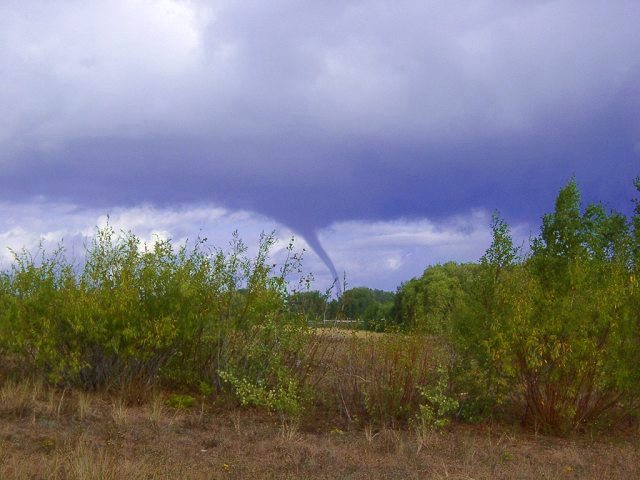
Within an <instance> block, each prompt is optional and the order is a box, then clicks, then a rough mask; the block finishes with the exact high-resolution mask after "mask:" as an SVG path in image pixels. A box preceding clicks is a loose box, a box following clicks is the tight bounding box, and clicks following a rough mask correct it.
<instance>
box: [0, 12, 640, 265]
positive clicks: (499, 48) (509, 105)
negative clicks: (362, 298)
mask: <svg viewBox="0 0 640 480" xmlns="http://www.w3.org/2000/svg"><path fill="white" fill-rule="evenodd" d="M639 15H640V4H638V2H636V1H633V0H621V1H619V2H614V3H612V2H604V1H600V0H593V1H590V2H583V1H578V0H566V1H565V0H562V1H561V0H545V1H542V0H541V1H534V0H530V1H524V2H518V3H514V2H511V1H506V0H488V1H478V0H459V1H453V2H437V1H418V0H398V1H395V2H392V3H389V2H383V1H379V0H344V1H339V2H338V1H325V2H321V3H316V4H314V5H309V4H302V3H300V2H294V1H292V0H274V1H269V2H263V1H258V0H255V1H250V2H231V1H228V0H219V1H214V2H209V1H207V2H205V1H198V0H193V1H187V0H135V1H125V0H107V1H104V2H78V1H75V0H60V1H56V2H42V1H38V0H32V1H16V0H11V1H7V2H3V3H2V5H1V6H0V104H2V105H3V107H4V108H3V115H2V117H1V118H0V201H6V202H22V203H28V202H31V201H32V200H33V199H34V198H43V199H44V201H45V202H53V203H54V204H65V203H69V204H72V205H79V206H81V207H82V208H85V209H97V210H100V209H102V210H104V209H112V208H116V207H122V208H129V207H132V206H136V205H141V204H149V205H153V206H154V207H157V208H169V207H172V206H175V205H192V206H195V205H200V204H211V203H213V204H216V205H222V206H224V208H227V209H230V210H232V211H237V210H243V211H251V212H255V213H257V214H259V215H263V216H265V217H269V218H274V219H276V221H277V222H278V223H280V224H284V225H287V227H288V228H291V229H292V230H293V231H295V232H298V233H302V234H303V235H306V236H307V238H308V239H310V242H311V243H313V242H312V235H313V234H314V233H313V232H318V231H321V230H322V229H324V228H327V227H329V226H331V225H334V224H336V223H340V222H348V221H351V220H363V221H366V222H369V223H370V222H375V221H385V222H386V221H393V220H394V219H397V218H407V219H409V220H410V221H413V220H414V219H420V218H425V217H426V218H430V219H431V220H432V221H436V222H440V221H443V220H444V219H447V218H450V217H452V216H455V215H457V214H464V213H465V212H469V211H471V210H473V209H482V210H486V211H491V210H493V209H495V208H497V209H499V210H500V211H502V212H504V213H505V215H506V216H507V217H508V218H510V219H511V220H513V221H515V222H535V221H537V219H539V217H540V215H541V214H542V213H543V212H544V211H548V210H549V209H550V208H551V206H552V202H553V196H554V195H555V193H556V192H557V190H558V189H559V188H560V187H561V186H562V185H563V184H564V183H565V182H566V181H567V180H568V178H570V177H571V176H572V175H575V176H576V177H577V180H578V182H579V184H580V185H581V187H582V188H583V190H584V192H585V197H586V198H587V199H588V200H602V201H604V202H605V203H607V204H609V205H611V206H613V207H616V208H620V209H625V208H626V209H628V208H629V202H628V198H630V196H631V195H632V190H633V189H632V185H631V179H632V178H633V177H634V176H635V175H637V174H638V173H639V172H638V165H639V160H640V158H639V154H638V149H637V144H638V138H640V87H639V85H640V29H638V28H637V25H636V23H637V22H636V19H637V18H638V16H639ZM605 180H606V181H605ZM158 228H160V227H158ZM327 250H331V249H330V248H329V247H327ZM390 262H391V264H394V265H396V264H397V261H396V260H393V261H392V260H390ZM337 268H338V269H341V267H340V266H338V267H337Z"/></svg>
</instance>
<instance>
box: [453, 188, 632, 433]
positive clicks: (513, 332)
mask: <svg viewBox="0 0 640 480" xmlns="http://www.w3.org/2000/svg"><path fill="white" fill-rule="evenodd" d="M636 214H637V212H636ZM634 221H635V219H634ZM630 228H631V227H630V225H629V222H627V220H626V218H625V217H624V216H622V215H620V214H618V213H616V212H611V213H607V212H606V211H605V210H604V208H603V207H602V206H600V205H590V206H588V207H587V208H586V209H585V211H584V212H583V213H582V212H581V211H580V197H579V193H578V190H577V186H576V184H575V182H570V183H569V184H568V185H567V186H566V187H565V188H564V189H562V190H561V192H560V194H559V196H558V199H557V201H556V208H555V211H554V213H552V214H549V215H545V217H544V219H543V224H542V228H541V233H540V236H539V237H537V238H535V239H534V240H533V242H532V245H531V253H530V254H529V255H527V256H522V257H520V256H518V252H517V251H516V249H515V248H513V244H512V241H511V238H510V236H509V229H508V226H507V225H506V223H504V222H503V221H501V220H499V219H498V218H497V217H496V218H494V223H493V244H492V245H491V247H490V248H489V250H488V251H487V253H486V254H485V256H484V257H483V259H482V274H481V275H480V276H479V277H478V279H477V284H476V292H477V293H476V295H475V296H473V297H472V299H471V300H470V302H469V303H468V304H467V305H466V306H465V307H464V308H461V309H460V310H459V312H458V321H457V325H456V336H455V337H454V341H455V343H456V346H457V349H458V351H459V352H460V354H461V363H460V366H461V367H462V368H461V370H462V371H463V373H462V375H461V376H460V377H459V382H460V384H459V386H460V388H463V389H467V390H469V391H471V392H472V394H471V395H470V397H471V398H472V400H473V401H476V402H478V400H481V399H482V397H480V395H478V393H479V392H481V391H484V392H486V393H485V402H484V403H485V405H487V404H491V403H493V404H494V405H500V404H503V405H504V404H505V403H508V402H509V401H516V402H519V401H521V402H522V404H523V405H524V416H525V419H526V420H527V421H530V422H533V423H535V424H537V425H539V426H541V427H542V428H544V429H546V430H550V431H553V432H556V433H564V432H567V431H570V430H572V429H576V428H581V427H582V426H584V425H586V424H588V423H591V422H593V421H595V420H597V419H598V418H600V417H602V416H603V415H605V414H606V413H607V412H609V411H611V410H612V409H614V407H617V406H619V405H621V404H624V403H628V402H630V401H633V399H634V398H637V396H638V394H639V393H640V388H639V386H640V375H639V372H638V370H637V368H636V365H638V362H639V361H640V345H639V341H640V322H639V321H638V320H639V317H638V310H637V309H636V305H637V303H635V302H637V295H638V286H637V282H636V281H635V273H634V272H636V271H637V268H638V264H637V257H636V258H635V259H634V257H633V249H632V244H633V241H632V240H633V235H632V231H631V230H630ZM464 369H469V370H471V371H473V372H476V373H479V375H476V376H475V378H470V377H469V376H466V377H465V376H464ZM487 400H488V401H487Z"/></svg>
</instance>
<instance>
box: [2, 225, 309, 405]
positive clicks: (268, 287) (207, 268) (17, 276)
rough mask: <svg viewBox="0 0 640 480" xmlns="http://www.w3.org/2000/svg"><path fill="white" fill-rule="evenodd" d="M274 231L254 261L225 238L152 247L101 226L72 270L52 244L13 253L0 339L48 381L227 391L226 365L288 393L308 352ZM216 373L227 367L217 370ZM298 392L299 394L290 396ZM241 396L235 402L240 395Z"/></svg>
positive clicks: (292, 262) (294, 263)
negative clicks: (225, 244)
mask: <svg viewBox="0 0 640 480" xmlns="http://www.w3.org/2000/svg"><path fill="white" fill-rule="evenodd" d="M274 242H275V239H274V237H273V235H263V236H262V237H261V241H260V245H259V248H258V252H257V254H256V256H255V257H254V258H250V257H249V256H248V255H247V247H246V246H245V245H244V244H243V243H242V241H241V240H240V239H239V238H238V236H237V235H235V234H234V237H233V240H232V242H231V244H230V248H229V250H228V251H227V252H223V251H221V250H210V249H209V248H208V247H207V245H206V240H204V239H203V240H199V241H197V242H196V243H195V244H194V245H193V246H191V247H189V246H188V244H185V245H182V246H179V247H174V246H173V245H172V243H171V242H170V241H169V240H157V241H156V242H155V243H154V244H153V245H152V246H147V245H144V244H142V242H141V241H140V240H139V239H138V238H137V237H136V236H135V235H133V234H131V233H124V234H121V235H116V234H115V232H114V231H113V229H112V228H111V227H110V226H107V227H105V228H103V229H99V230H98V231H97V232H96V235H95V237H94V238H93V240H92V242H91V243H90V244H89V245H88V247H87V251H86V254H85V259H86V261H85V263H84V264H83V265H82V266H81V267H76V266H74V265H72V264H71V263H69V262H68V261H67V260H66V259H65V257H64V250H63V249H62V248H59V249H57V250H56V251H55V252H54V253H53V254H51V255H48V254H47V253H46V252H45V251H44V250H43V249H40V251H39V253H38V255H37V256H36V257H35V258H34V257H33V256H31V255H30V254H29V253H28V252H24V251H23V252H20V253H17V254H15V261H14V263H13V265H12V267H11V270H10V271H8V272H4V273H3V274H2V275H1V276H0V308H1V310H0V345H1V347H0V348H1V350H2V351H5V352H6V354H9V355H12V356H13V357H14V358H15V359H16V360H18V363H19V364H21V365H23V367H24V368H25V369H29V370H34V371H36V372H40V373H41V374H43V375H44V376H46V377H47V378H48V379H49V380H50V381H52V382H54V383H65V384H75V385H80V386H82V387H85V388H106V389H109V388H117V387H119V386H123V385H130V384H132V383H140V384H142V385H149V384H152V383H161V382H164V383H169V384H174V385H182V386H184V387H187V388H191V389H197V388H198V386H200V389H201V390H202V385H206V386H207V387H206V392H205V391H204V390H202V391H203V395H204V394H207V395H208V394H210V393H212V390H211V386H214V387H215V389H216V391H217V393H224V392H228V393H231V394H237V393H239V391H238V390H237V389H235V388H233V382H228V381H226V380H227V379H228V378H230V377H229V375H231V373H229V372H232V373H233V375H234V376H235V378H241V379H244V380H243V381H245V382H249V383H250V384H251V386H252V387H253V388H254V389H256V388H261V389H264V390H265V391H276V392H280V391H286V392H288V394H289V395H290V397H292V398H298V397H299V396H300V395H301V393H300V391H301V390H302V389H303V388H304V384H305V381H306V374H307V371H308V366H309V362H310V355H311V354H310V353H309V352H308V351H305V350H304V348H303V347H304V345H305V342H306V340H307V338H308V336H309V335H310V331H309V329H308V328H307V327H306V323H305V322H304V320H303V319H301V317H300V316H298V315H296V314H295V313H292V312H291V311H290V310H289V309H288V308H287V301H286V299H287V296H288V283H287V277H288V276H290V275H291V274H292V273H293V274H297V273H299V271H300V257H299V256H298V255H297V254H295V253H294V252H293V245H292V244H290V245H289V248H288V252H289V257H288V259H287V260H286V261H285V262H284V264H283V265H282V266H281V268H280V269H279V271H275V270H274V269H275V265H274V264H272V263H271V262H270V261H269V252H270V250H271V248H272V247H273V244H274ZM225 372H226V373H225ZM298 390H300V391H298ZM240 400H242V399H240Z"/></svg>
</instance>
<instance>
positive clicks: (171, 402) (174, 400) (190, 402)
mask: <svg viewBox="0 0 640 480" xmlns="http://www.w3.org/2000/svg"><path fill="white" fill-rule="evenodd" d="M195 403H196V399H195V397H192V396H191V395H179V394H177V393H174V394H171V395H169V398H167V401H166V404H167V405H168V406H170V407H171V408H175V409H176V410H188V409H190V408H191V407H193V406H194V405H195Z"/></svg>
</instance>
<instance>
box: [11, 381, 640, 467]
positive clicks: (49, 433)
mask: <svg viewBox="0 0 640 480" xmlns="http://www.w3.org/2000/svg"><path fill="white" fill-rule="evenodd" d="M0 395H1V397H2V398H1V403H0V419H1V421H0V478H3V479H4V478H7V479H8V478H17V479H20V478H25V479H26V478H37V479H40V478H41V479H49V478H51V479H67V478H68V479H90V478H91V479H94V478H102V479H119V478H133V479H138V478H140V479H141V478H193V479H200V478H202V479H205V478H207V479H210V478H352V479H357V478H363V479H364V478H388V479H404V478H436V479H439V478H442V479H444V478H449V479H481V478H486V479H495V478H505V479H512V478H521V479H541V478H548V479H553V478H558V479H565V478H566V479H569V478H580V479H598V480H600V479H608V478H611V479H614V478H619V479H631V478H639V477H640V441H639V440H638V437H637V435H634V434H633V432H624V433H623V434H622V433H621V434H620V435H619V436H617V437H615V438H613V437H599V438H598V439H597V440H593V439H590V438H589V437H588V436H580V437H573V438H564V439H560V438H555V437H546V436H539V435H533V434H531V433H525V432H521V431H518V430H517V429H515V428H511V429H510V428H507V427H491V426H490V425H487V424H485V425H482V426H463V425H454V426H452V427H450V428H448V429H445V430H444V431H442V432H439V433H430V434H428V435H427V436H425V437H423V438H418V437H417V436H416V434H415V433H414V432H412V431H411V430H410V429H405V430H392V429H379V430H377V429H373V428H367V427H365V428H362V427H357V426H354V425H353V424H348V423H336V420H335V419H333V420H331V419H329V418H327V419H325V420H322V421H321V420H319V419H318V418H313V419H311V418H310V419H308V420H305V419H303V421H302V423H301V424H300V425H299V426H298V428H288V427H290V426H287V425H284V428H283V425H282V423H281V421H280V419H279V418H278V416H276V415H268V414H266V413H264V412H259V411H255V410H243V411H240V410H234V409H229V408H221V407H214V406H213V405H211V404H209V403H207V404H205V405H204V406H203V405H202V404H200V403H196V404H195V405H194V406H192V407H191V408H189V409H175V408H171V407H169V406H167V404H166V398H167V396H166V394H160V393H156V394H151V393H149V394H148V395H145V396H144V398H142V397H138V399H137V400H136V399H135V396H131V394H130V395H129V399H128V400H127V399H126V398H124V397H118V396H108V395H106V394H87V393H82V392H78V391H61V390H47V389H45V388H43V387H41V386H39V385H37V384H34V383H31V382H24V383H19V384H16V383H11V382H8V383H5V385H4V386H3V387H2V390H1V392H0Z"/></svg>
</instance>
